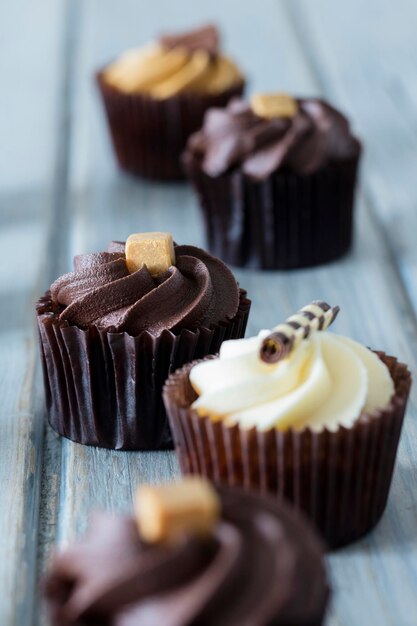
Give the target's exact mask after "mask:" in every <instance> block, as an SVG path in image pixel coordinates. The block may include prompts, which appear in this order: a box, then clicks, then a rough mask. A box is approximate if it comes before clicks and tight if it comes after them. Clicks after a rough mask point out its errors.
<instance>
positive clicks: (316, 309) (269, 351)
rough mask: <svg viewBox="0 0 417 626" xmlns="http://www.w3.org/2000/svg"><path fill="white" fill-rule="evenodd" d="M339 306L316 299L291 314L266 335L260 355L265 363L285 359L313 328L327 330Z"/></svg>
mask: <svg viewBox="0 0 417 626" xmlns="http://www.w3.org/2000/svg"><path fill="white" fill-rule="evenodd" d="M339 310H340V309H339V307H338V306H334V307H331V306H330V305H329V304H327V303H326V302H322V301H321V300H315V301H314V302H312V303H311V304H307V306H305V307H303V308H302V309H300V310H299V311H298V313H295V315H291V317H289V318H288V319H287V320H286V321H285V322H284V323H283V324H279V326H276V327H275V328H274V330H273V332H272V333H271V334H270V335H268V336H267V337H265V339H264V340H263V342H262V345H261V349H260V357H261V359H262V361H264V362H265V363H278V361H281V360H282V359H285V357H287V356H288V355H289V354H290V352H291V351H292V350H294V348H296V347H297V346H298V344H299V343H300V342H301V341H302V340H303V339H306V338H307V337H308V336H309V334H310V332H311V331H312V330H325V329H326V328H327V327H328V326H330V324H331V323H332V322H334V320H335V319H336V317H337V314H338V313H339Z"/></svg>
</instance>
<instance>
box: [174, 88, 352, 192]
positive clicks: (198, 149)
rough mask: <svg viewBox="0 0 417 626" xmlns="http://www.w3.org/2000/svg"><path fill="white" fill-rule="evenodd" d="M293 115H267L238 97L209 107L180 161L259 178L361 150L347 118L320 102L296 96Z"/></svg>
mask: <svg viewBox="0 0 417 626" xmlns="http://www.w3.org/2000/svg"><path fill="white" fill-rule="evenodd" d="M296 102H297V104H298V110H297V112H296V114H295V115H294V116H293V117H291V118H289V117H275V118H272V119H265V118H263V117H260V116H258V115H256V114H255V113H254V112H253V110H252V108H251V106H250V104H249V103H247V102H245V101H243V100H241V99H239V98H236V99H234V100H232V101H231V102H230V103H229V105H228V106H227V107H226V108H224V109H218V108H212V109H210V110H209V111H207V113H206V116H205V119H204V124H203V127H202V129H201V130H200V131H198V132H197V133H194V134H193V135H192V136H191V137H190V139H189V140H188V144H187V148H186V151H185V153H184V161H185V164H186V165H188V166H191V167H192V166H197V167H199V168H201V169H202V170H203V171H204V172H205V173H206V174H208V175H209V176H213V177H215V176H220V175H222V174H224V173H226V172H228V171H229V170H231V169H233V168H240V169H241V170H242V171H243V173H244V174H246V175H247V176H248V177H250V178H252V179H254V180H262V179H264V178H266V177H268V176H269V175H270V174H272V173H273V172H274V171H276V170H278V169H283V168H286V169H288V170H290V171H293V172H295V173H296V174H300V175H306V174H311V173H313V172H315V171H316V170H318V169H319V168H320V167H322V166H323V165H326V164H327V163H329V162H332V161H338V160H344V159H350V158H353V157H356V156H357V155H358V154H359V152H360V149H361V146H360V143H359V141H358V140H357V139H356V138H355V137H354V136H353V135H352V134H351V131H350V128H349V122H348V120H347V119H346V118H345V117H344V116H343V115H342V114H341V113H340V112H339V111H337V110H336V109H334V108H333V107H331V106H330V105H329V104H327V103H326V102H324V101H323V100H318V99H312V98H310V99H301V98H300V99H298V100H296Z"/></svg>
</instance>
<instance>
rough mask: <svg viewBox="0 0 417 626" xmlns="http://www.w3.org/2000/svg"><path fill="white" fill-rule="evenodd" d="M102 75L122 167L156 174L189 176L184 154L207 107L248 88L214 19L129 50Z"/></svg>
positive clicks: (165, 177)
mask: <svg viewBox="0 0 417 626" xmlns="http://www.w3.org/2000/svg"><path fill="white" fill-rule="evenodd" d="M97 81H98V85H99V88H100V91H101V95H102V97H103V102H104V106H105V109H106V114H107V119H108V124H109V128H110V132H111V136H112V140H113V146H114V150H115V152H116V155H117V160H118V162H119V165H120V167H121V168H122V169H124V170H127V171H128V172H132V173H134V174H138V175H140V176H144V177H146V178H153V179H157V180H174V179H179V178H183V177H184V175H183V169H182V166H181V162H180V155H181V152H182V151H183V149H184V147H185V144H186V141H187V139H188V137H189V136H190V135H191V133H193V132H194V131H196V130H198V128H200V126H201V124H202V122H203V117H204V113H205V112H206V110H207V109H208V108H210V107H213V106H215V107H222V106H225V105H226V104H227V103H228V101H229V100H230V98H231V97H233V96H236V95H240V94H242V92H243V88H244V79H243V77H242V75H241V73H240V71H239V69H238V68H237V66H236V65H235V64H234V63H233V62H232V61H231V60H230V59H228V58H227V57H225V56H224V55H223V54H221V53H220V51H219V34H218V32H217V29H216V28H215V27H214V26H211V25H210V26H205V27H203V28H200V29H198V30H195V31H192V32H189V33H185V34H181V35H174V36H171V35H168V36H162V37H160V38H159V40H158V41H157V42H156V43H152V44H149V45H147V46H145V47H144V48H139V49H137V50H129V51H128V52H126V53H125V54H123V55H122V56H121V57H120V58H119V59H117V60H116V61H114V62H113V63H111V64H110V65H108V66H107V67H105V68H104V69H103V70H101V71H100V72H99V73H98V74H97Z"/></svg>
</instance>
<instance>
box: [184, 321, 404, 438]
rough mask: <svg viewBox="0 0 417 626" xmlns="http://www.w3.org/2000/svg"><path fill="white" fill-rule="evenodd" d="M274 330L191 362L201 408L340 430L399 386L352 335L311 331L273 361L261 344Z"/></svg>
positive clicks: (266, 423) (237, 417)
mask: <svg viewBox="0 0 417 626" xmlns="http://www.w3.org/2000/svg"><path fill="white" fill-rule="evenodd" d="M269 334H270V331H262V332H261V333H260V334H259V335H258V336H257V337H252V338H250V339H240V340H234V341H227V342H225V343H223V345H222V347H221V350H220V356H219V358H218V359H214V360H211V361H205V362H203V363H200V364H198V365H196V366H195V367H193V368H192V370H191V373H190V380H191V383H192V385H193V387H194V389H195V390H196V391H197V393H198V394H199V398H198V399H197V400H196V401H195V402H194V404H193V408H194V409H195V410H196V411H197V413H199V414H200V415H209V416H211V417H212V418H213V419H214V420H217V419H223V420H225V421H226V423H227V424H229V425H232V424H235V423H238V424H239V425H240V426H241V427H243V428H252V427H254V426H255V427H257V428H258V429H260V430H267V429H269V428H273V427H275V428H277V429H279V430H285V429H287V428H290V427H293V428H295V429H302V428H304V427H307V426H308V427H310V428H311V429H313V430H316V431H320V430H322V429H323V428H324V427H326V428H328V429H329V430H336V429H337V428H338V426H340V425H343V426H345V427H350V426H352V424H353V423H354V422H355V420H356V419H357V418H358V417H359V416H360V414H361V413H362V412H363V411H365V412H372V411H374V410H375V409H378V408H379V409H380V408H384V407H385V406H386V405H387V404H388V402H389V400H390V398H391V397H392V395H393V393H394V385H393V381H392V379H391V376H390V374H389V371H388V368H387V367H386V365H385V364H384V363H383V362H382V361H381V360H380V359H379V358H378V356H377V355H376V354H375V353H373V352H372V351H371V350H369V349H368V348H365V347H363V346H362V345H361V344H359V343H357V342H355V341H353V340H351V339H348V338H347V337H342V336H340V335H336V334H333V333H330V332H317V331H315V332H312V333H311V334H310V336H309V337H308V338H307V339H304V340H303V341H302V342H301V343H300V344H299V346H298V347H297V348H296V349H295V350H293V351H292V352H291V354H290V355H289V356H288V357H287V358H285V359H283V360H282V361H279V362H278V363H274V364H268V363H264V362H263V361H262V360H261V359H260V357H259V351H260V347H261V345H262V342H263V340H264V339H265V338H266V337H267V336H268V335H269Z"/></svg>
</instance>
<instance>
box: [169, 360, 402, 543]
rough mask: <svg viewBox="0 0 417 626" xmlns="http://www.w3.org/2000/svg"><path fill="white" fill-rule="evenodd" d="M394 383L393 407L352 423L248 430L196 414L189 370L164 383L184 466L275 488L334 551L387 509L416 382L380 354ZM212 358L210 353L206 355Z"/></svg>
mask: <svg viewBox="0 0 417 626" xmlns="http://www.w3.org/2000/svg"><path fill="white" fill-rule="evenodd" d="M376 354H377V355H378V357H379V358H380V359H381V360H382V361H383V363H385V364H386V365H387V367H388V369H389V371H390V374H391V377H392V379H393V381H394V386H395V394H394V396H393V398H392V399H391V401H390V403H389V404H388V406H387V407H386V408H385V409H383V410H380V411H376V412H374V413H372V414H366V413H363V414H361V415H360V416H358V419H357V420H356V421H355V423H354V424H353V426H352V427H350V428H345V427H339V428H338V429H337V430H336V431H334V432H333V431H330V430H327V429H324V430H322V431H321V432H315V431H313V430H311V429H309V428H305V429H303V430H298V431H297V430H295V429H288V430H285V431H280V430H278V429H276V428H271V429H269V430H265V431H263V430H258V429H256V428H251V429H244V428H240V427H239V425H233V426H227V425H226V424H225V423H224V421H222V420H218V421H213V419H211V418H210V417H209V416H199V415H197V413H196V411H194V410H193V409H192V408H191V404H192V403H193V401H194V400H195V399H196V398H197V394H196V392H195V391H194V390H193V388H192V386H191V383H190V380H189V372H190V370H191V368H192V367H193V365H194V364H188V365H186V366H185V367H184V368H182V369H180V370H179V371H177V372H175V373H174V374H172V375H171V376H170V377H169V379H168V381H167V383H166V385H165V388H164V401H165V406H166V409H167V412H168V416H169V421H170V425H171V430H172V433H173V437H174V442H175V447H176V451H177V456H178V459H179V463H180V467H181V470H182V472H183V473H185V474H201V475H203V476H206V477H208V478H210V479H211V480H212V481H213V482H215V483H217V484H227V485H231V486H241V487H245V488H248V489H258V490H260V491H261V492H272V493H273V494H275V495H276V496H278V497H279V498H283V499H285V500H289V501H290V502H291V503H292V504H293V505H294V506H295V507H296V508H297V509H299V510H302V511H303V512H304V513H305V514H306V515H307V517H308V518H309V519H310V520H311V521H312V523H313V525H314V526H315V527H316V529H317V530H318V531H319V533H320V534H321V536H322V537H323V539H324V541H325V542H326V544H327V546H328V547H329V548H330V549H332V548H336V547H339V546H343V545H345V544H347V543H350V542H352V541H354V540H356V539H358V538H359V537H361V536H362V535H364V534H365V533H366V532H368V531H369V530H370V529H371V528H372V527H373V526H375V524H376V523H377V522H378V521H379V519H380V518H381V516H382V513H383V512H384V509H385V506H386V503H387V498H388V492H389V488H390V485H391V479H392V473H393V469H394V462H395V457H396V453H397V447H398V441H399V437H400V433H401V427H402V424H403V418H404V412H405V408H406V404H407V399H408V394H409V390H410V386H411V375H410V372H409V370H408V368H407V366H406V365H404V364H403V363H399V362H398V361H397V359H395V358H394V357H391V356H387V355H386V354H384V353H383V352H376ZM208 358H210V357H208Z"/></svg>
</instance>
